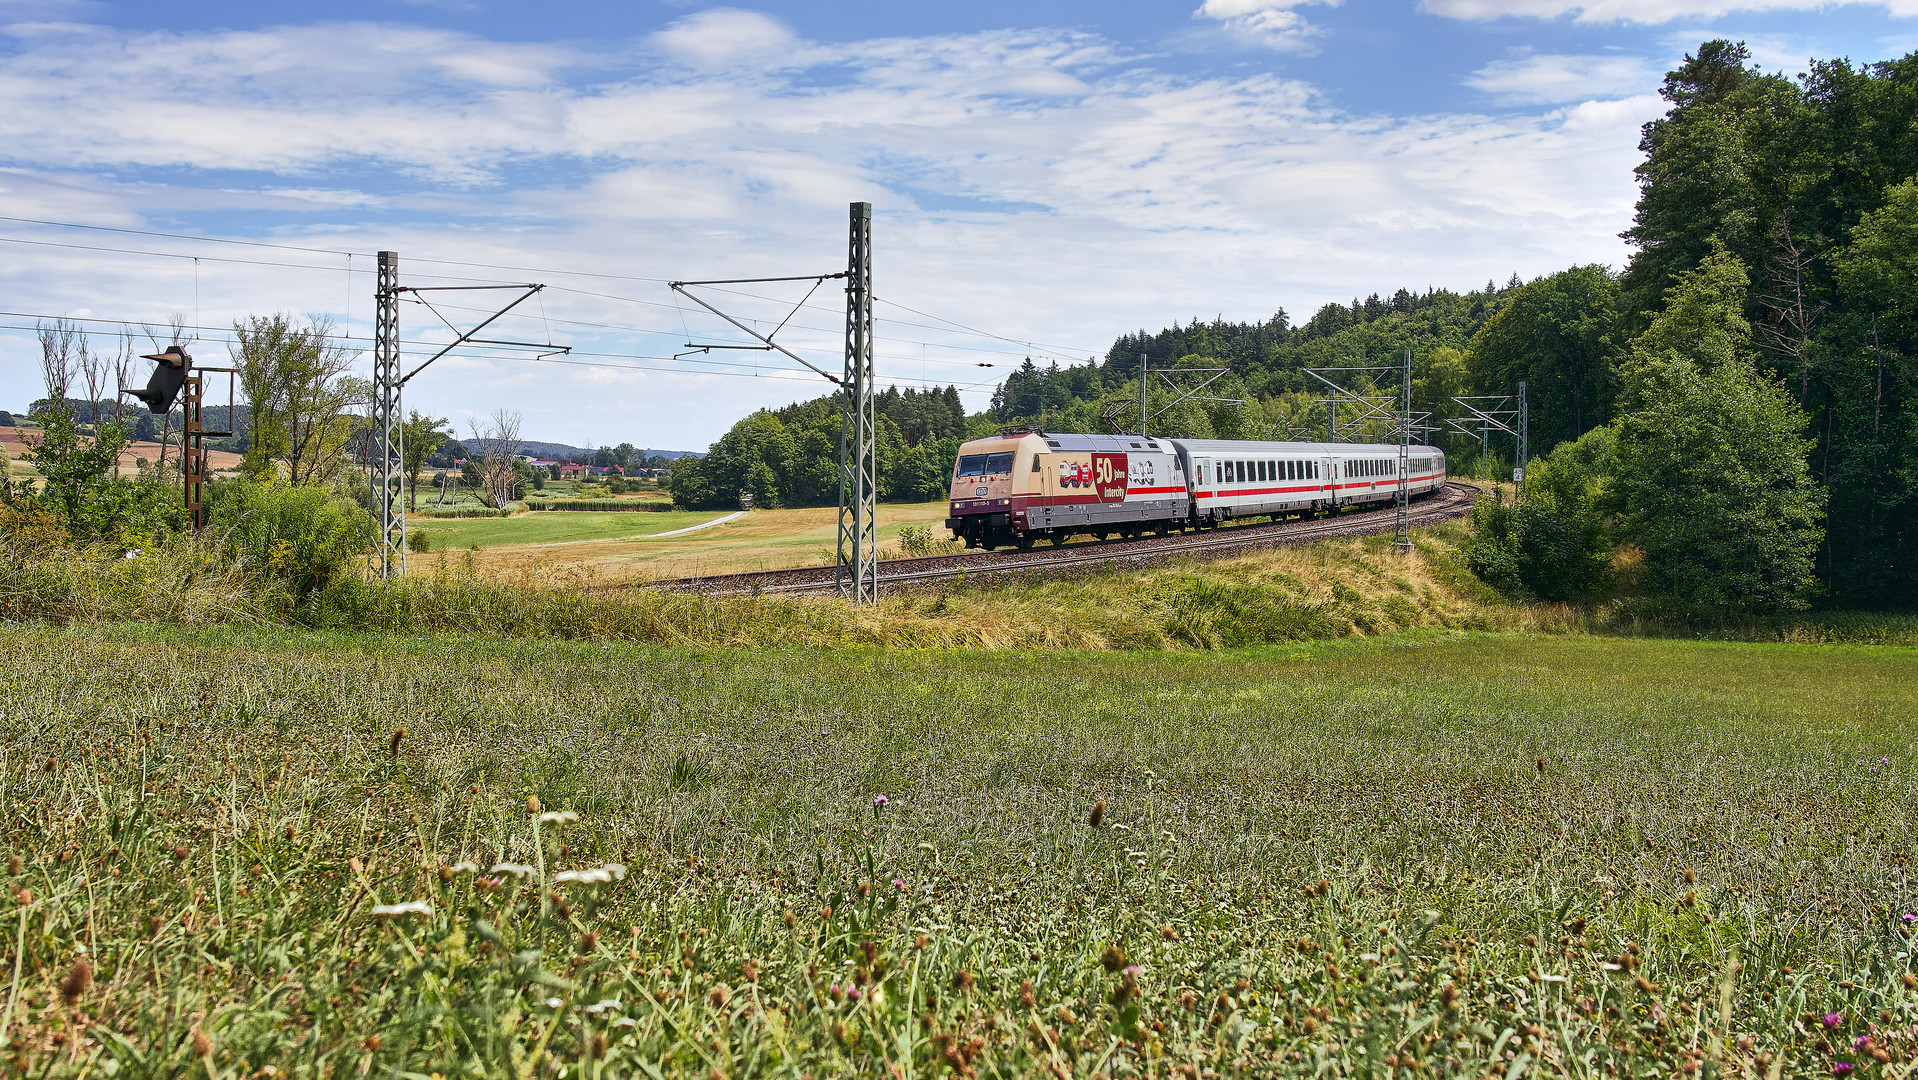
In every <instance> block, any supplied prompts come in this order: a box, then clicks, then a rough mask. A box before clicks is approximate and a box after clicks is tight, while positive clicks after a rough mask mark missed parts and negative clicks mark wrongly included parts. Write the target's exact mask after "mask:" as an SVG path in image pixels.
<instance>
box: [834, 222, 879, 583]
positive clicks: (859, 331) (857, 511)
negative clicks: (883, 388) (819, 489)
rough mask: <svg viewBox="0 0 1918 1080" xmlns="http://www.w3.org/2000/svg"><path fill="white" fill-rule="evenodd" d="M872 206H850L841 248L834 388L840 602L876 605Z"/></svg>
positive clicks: (876, 481) (876, 551)
mask: <svg viewBox="0 0 1918 1080" xmlns="http://www.w3.org/2000/svg"><path fill="white" fill-rule="evenodd" d="M872 384H873V364H872V204H871V203H867V202H856V203H853V204H852V214H851V231H850V235H849V236H848V239H847V242H846V370H845V376H844V378H843V379H841V381H840V384H839V392H840V395H841V397H840V401H841V402H842V403H843V406H842V407H843V410H844V411H843V413H842V415H841V424H840V429H839V566H838V570H837V572H836V573H835V575H834V578H835V581H836V583H837V585H838V592H839V597H840V599H842V600H850V601H852V602H853V603H855V604H871V603H876V602H877V601H878V599H879V552H878V550H877V541H878V536H877V527H876V525H875V523H874V521H873V517H874V514H875V512H876V511H877V509H878V487H879V484H878V480H879V469H878V461H877V457H878V453H877V451H878V443H877V440H876V436H875V431H874V425H873V405H872Z"/></svg>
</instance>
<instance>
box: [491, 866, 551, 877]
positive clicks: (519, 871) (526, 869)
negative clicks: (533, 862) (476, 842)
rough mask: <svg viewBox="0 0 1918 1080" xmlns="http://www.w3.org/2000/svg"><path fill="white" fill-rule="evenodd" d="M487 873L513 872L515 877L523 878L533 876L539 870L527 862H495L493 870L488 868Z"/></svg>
mask: <svg viewBox="0 0 1918 1080" xmlns="http://www.w3.org/2000/svg"><path fill="white" fill-rule="evenodd" d="M487 873H489V874H511V875H513V876H514V877H520V878H523V877H531V876H533V875H534V874H537V873H539V871H538V870H536V869H534V868H533V867H531V866H528V865H526V864H525V863H516V862H501V863H494V864H493V868H492V869H491V870H488V871H487Z"/></svg>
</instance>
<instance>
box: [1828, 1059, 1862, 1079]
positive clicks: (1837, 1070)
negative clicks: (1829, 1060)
mask: <svg viewBox="0 0 1918 1080" xmlns="http://www.w3.org/2000/svg"><path fill="white" fill-rule="evenodd" d="M1857 1067H1858V1066H1856V1065H1853V1064H1852V1063H1851V1062H1849V1061H1839V1062H1834V1063H1833V1064H1832V1067H1831V1074H1832V1075H1833V1076H1850V1075H1851V1071H1852V1070H1853V1069H1856V1068H1857Z"/></svg>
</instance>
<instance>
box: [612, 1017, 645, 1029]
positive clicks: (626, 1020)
mask: <svg viewBox="0 0 1918 1080" xmlns="http://www.w3.org/2000/svg"><path fill="white" fill-rule="evenodd" d="M613 1026H614V1027H638V1026H639V1021H637V1020H635V1019H633V1018H632V1017H630V1016H622V1017H620V1018H619V1019H617V1020H615V1021H613Z"/></svg>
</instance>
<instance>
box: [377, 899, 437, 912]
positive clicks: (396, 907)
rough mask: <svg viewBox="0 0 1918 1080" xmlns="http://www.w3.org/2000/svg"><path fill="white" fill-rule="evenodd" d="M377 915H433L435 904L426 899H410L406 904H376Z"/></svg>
mask: <svg viewBox="0 0 1918 1080" xmlns="http://www.w3.org/2000/svg"><path fill="white" fill-rule="evenodd" d="M373 914H375V915H431V914H433V905H431V904H429V903H427V902H426V901H424V900H409V901H407V902H406V903H404V904H375V905H374V906H373Z"/></svg>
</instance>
